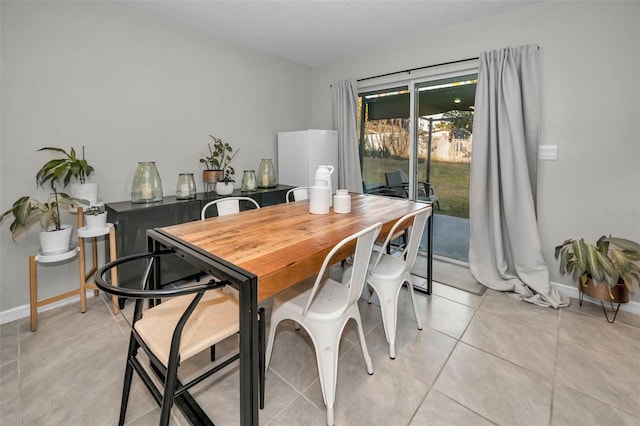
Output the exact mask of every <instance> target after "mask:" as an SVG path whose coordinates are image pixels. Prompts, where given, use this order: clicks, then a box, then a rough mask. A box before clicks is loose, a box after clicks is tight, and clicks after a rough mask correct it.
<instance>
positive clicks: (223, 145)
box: [200, 135, 240, 182]
mask: <svg viewBox="0 0 640 426" xmlns="http://www.w3.org/2000/svg"><path fill="white" fill-rule="evenodd" d="M209 137H210V138H211V139H213V143H211V142H209V143H208V144H207V146H208V147H209V155H208V156H206V157H204V158H201V159H200V163H202V164H204V166H205V167H206V168H207V170H222V171H224V172H225V179H226V176H227V171H229V174H230V175H231V176H233V175H234V174H235V172H236V171H235V170H234V169H233V167H231V166H230V164H231V160H233V159H234V157H235V156H236V155H238V152H240V150H237V151H236V152H233V148H232V147H231V145H230V144H229V142H223V141H222V139H219V138H216V137H215V136H212V135H209ZM225 181H226V180H225ZM232 182H233V181H232Z"/></svg>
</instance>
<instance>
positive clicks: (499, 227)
mask: <svg viewBox="0 0 640 426" xmlns="http://www.w3.org/2000/svg"><path fill="white" fill-rule="evenodd" d="M538 115H539V88H538V47H537V46H522V47H518V48H506V49H502V50H496V51H491V52H485V53H482V54H481V55H480V69H479V72H478V85H477V89H476V102H475V113H474V120H473V121H474V123H473V150H472V154H471V192H470V196H469V198H470V206H469V213H470V227H471V235H470V242H469V264H470V269H471V273H472V274H473V276H474V277H475V278H476V279H477V280H478V282H480V283H482V284H483V285H485V286H487V287H489V288H491V289H494V290H499V291H505V292H509V293H511V294H512V295H513V296H515V297H517V298H519V299H522V300H525V301H528V302H531V303H535V304H538V305H543V306H552V307H554V308H558V307H562V306H567V305H568V299H567V298H563V296H562V295H561V294H560V293H558V292H557V291H556V290H555V289H552V288H551V284H550V281H549V269H548V267H547V265H546V264H545V262H544V258H543V256H542V248H541V244H540V237H539V235H538V223H537V219H536V210H535V200H536V180H537V152H538Z"/></svg>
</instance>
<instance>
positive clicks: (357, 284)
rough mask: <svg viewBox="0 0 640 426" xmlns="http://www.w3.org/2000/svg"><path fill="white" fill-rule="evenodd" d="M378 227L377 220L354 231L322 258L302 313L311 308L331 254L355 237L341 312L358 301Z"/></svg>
mask: <svg viewBox="0 0 640 426" xmlns="http://www.w3.org/2000/svg"><path fill="white" fill-rule="evenodd" d="M380 229H382V223H380V222H378V223H376V224H374V225H371V226H369V227H368V228H366V229H363V230H362V231H359V232H356V233H355V234H353V235H351V236H349V237H347V238H345V239H343V240H342V241H340V242H339V243H338V244H336V245H335V247H334V248H333V249H332V250H331V251H330V252H329V254H327V256H326V257H325V258H324V262H323V263H322V267H321V268H320V272H319V273H318V276H317V277H316V281H315V283H314V284H313V289H312V290H311V294H310V295H309V300H308V301H307V305H306V306H305V308H304V311H303V314H302V315H306V314H307V312H309V311H310V310H313V299H314V297H315V295H316V293H317V292H318V289H319V288H320V284H321V283H322V281H323V280H324V279H326V278H325V276H324V275H325V271H326V269H327V267H328V266H329V263H330V262H331V261H332V259H331V258H332V257H333V255H334V254H335V253H336V252H337V251H338V250H340V249H341V248H342V247H343V246H344V245H345V244H347V243H349V242H350V241H353V240H355V239H357V242H356V251H355V254H354V256H353V266H352V269H351V278H350V279H349V280H348V281H347V282H346V283H345V285H346V286H348V288H349V297H348V300H345V301H344V307H343V308H342V311H341V314H342V313H344V312H345V311H346V310H347V309H348V308H349V307H350V306H352V305H353V304H354V303H356V302H357V301H358V299H359V298H360V295H361V294H362V288H363V287H364V282H365V278H366V275H367V267H368V265H369V258H370V257H371V250H373V243H374V242H375V241H376V237H377V236H378V234H379V233H380Z"/></svg>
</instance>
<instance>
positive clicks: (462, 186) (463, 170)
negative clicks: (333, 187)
mask: <svg viewBox="0 0 640 426" xmlns="http://www.w3.org/2000/svg"><path fill="white" fill-rule="evenodd" d="M418 168H419V171H418V179H419V180H420V181H424V180H425V177H426V173H427V172H426V165H425V164H418ZM398 169H402V170H404V171H405V172H407V174H408V172H409V163H408V161H407V160H395V159H390V158H370V157H366V158H365V159H364V176H363V178H364V181H365V182H366V183H367V185H376V184H378V185H384V184H385V179H384V172H385V171H391V170H398ZM469 174H470V164H461V163H441V162H435V161H434V162H432V163H431V185H433V187H434V188H435V190H436V194H437V195H438V199H439V200H440V209H439V210H438V208H437V207H436V208H435V210H434V213H438V214H445V215H449V216H456V217H463V218H469Z"/></svg>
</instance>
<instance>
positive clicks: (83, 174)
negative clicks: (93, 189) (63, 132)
mask: <svg viewBox="0 0 640 426" xmlns="http://www.w3.org/2000/svg"><path fill="white" fill-rule="evenodd" d="M38 151H54V152H59V153H62V154H63V155H64V158H55V159H53V160H50V161H48V162H47V163H45V165H44V166H42V168H41V169H40V170H39V171H38V174H37V175H36V180H37V181H38V183H39V184H40V185H43V184H44V183H46V182H49V181H51V182H54V181H60V180H62V187H63V188H65V187H66V186H67V185H68V184H69V182H70V181H71V178H76V179H78V180H79V181H80V183H85V182H86V180H87V177H89V175H90V174H91V173H92V172H93V170H94V169H93V167H92V166H90V165H89V163H87V160H85V159H84V146H83V147H82V158H78V157H77V156H76V150H75V149H74V148H73V147H72V148H71V150H70V151H69V152H67V151H65V150H64V149H62V148H54V147H44V148H40V149H39V150H38Z"/></svg>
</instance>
